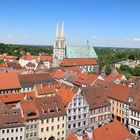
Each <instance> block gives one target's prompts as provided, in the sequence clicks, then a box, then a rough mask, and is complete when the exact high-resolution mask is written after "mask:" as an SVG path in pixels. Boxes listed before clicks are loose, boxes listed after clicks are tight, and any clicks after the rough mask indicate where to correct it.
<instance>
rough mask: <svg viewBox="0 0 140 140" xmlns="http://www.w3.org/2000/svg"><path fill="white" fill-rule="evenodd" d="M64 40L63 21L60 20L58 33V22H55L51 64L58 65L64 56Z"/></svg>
mask: <svg viewBox="0 0 140 140" xmlns="http://www.w3.org/2000/svg"><path fill="white" fill-rule="evenodd" d="M65 49H66V41H65V34H64V21H62V27H61V32H60V33H59V26H58V23H57V24H56V34H55V42H54V47H53V66H54V67H58V66H59V65H60V63H61V62H62V60H63V59H64V58H65Z"/></svg>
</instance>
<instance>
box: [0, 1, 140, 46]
mask: <svg viewBox="0 0 140 140" xmlns="http://www.w3.org/2000/svg"><path fill="white" fill-rule="evenodd" d="M0 19H1V20H0V42H2V43H10V44H32V45H53V43H54V38H55V29H56V23H57V22H58V23H59V26H60V27H61V22H62V20H63V21H64V23H65V35H66V42H67V45H85V44H86V43H87V40H89V43H90V45H93V46H105V47H140V0H1V1H0Z"/></svg>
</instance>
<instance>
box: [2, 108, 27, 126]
mask: <svg viewBox="0 0 140 140" xmlns="http://www.w3.org/2000/svg"><path fill="white" fill-rule="evenodd" d="M19 126H24V123H23V118H22V116H21V111H20V109H0V128H13V127H19Z"/></svg>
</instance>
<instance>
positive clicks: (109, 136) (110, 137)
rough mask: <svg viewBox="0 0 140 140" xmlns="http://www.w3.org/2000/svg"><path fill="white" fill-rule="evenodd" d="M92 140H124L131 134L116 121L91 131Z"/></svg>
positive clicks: (130, 136)
mask: <svg viewBox="0 0 140 140" xmlns="http://www.w3.org/2000/svg"><path fill="white" fill-rule="evenodd" d="M93 138H94V140H126V138H133V136H132V134H131V133H130V132H129V131H128V130H127V129H126V128H125V127H124V126H123V125H122V124H121V123H120V122H118V121H116V120H115V121H114V122H111V123H109V124H106V125H104V126H102V127H100V128H97V129H95V130H94V131H93Z"/></svg>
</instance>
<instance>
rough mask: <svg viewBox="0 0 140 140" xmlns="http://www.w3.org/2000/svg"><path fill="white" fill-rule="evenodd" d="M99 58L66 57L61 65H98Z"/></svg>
mask: <svg viewBox="0 0 140 140" xmlns="http://www.w3.org/2000/svg"><path fill="white" fill-rule="evenodd" d="M97 64H98V63H97V60H96V59H94V58H65V59H63V60H62V63H61V64H60V65H61V66H64V67H67V66H84V65H97Z"/></svg>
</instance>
